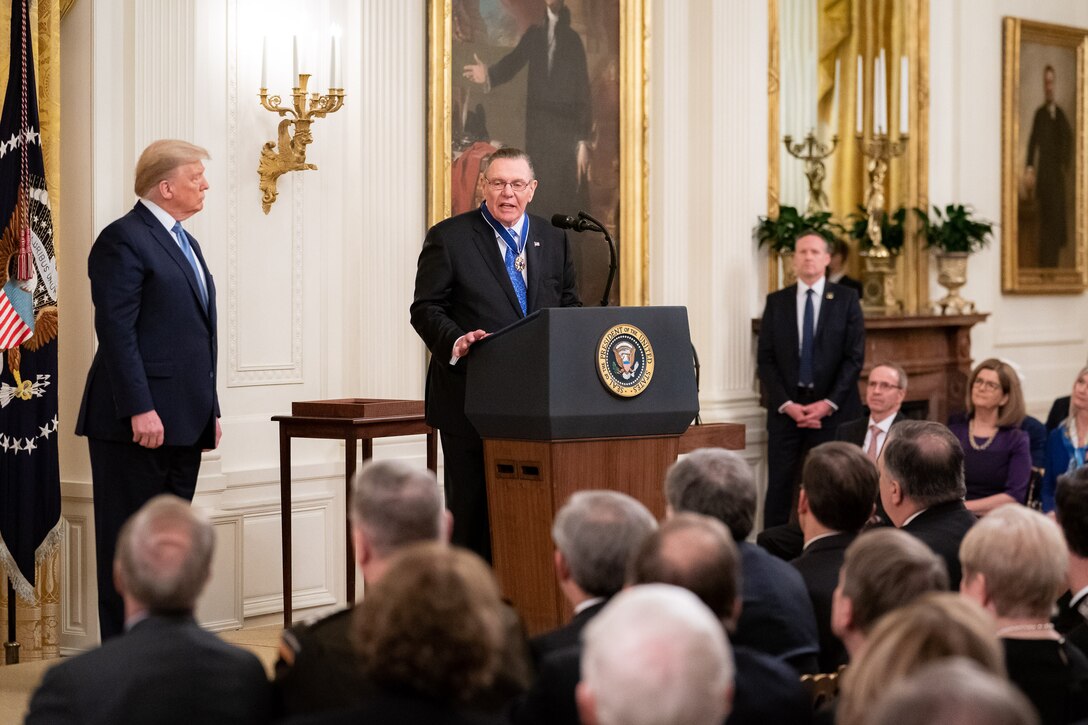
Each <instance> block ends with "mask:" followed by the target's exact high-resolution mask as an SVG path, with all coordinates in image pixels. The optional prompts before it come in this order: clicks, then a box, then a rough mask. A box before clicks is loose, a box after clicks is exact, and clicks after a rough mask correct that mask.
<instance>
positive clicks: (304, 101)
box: [257, 73, 344, 214]
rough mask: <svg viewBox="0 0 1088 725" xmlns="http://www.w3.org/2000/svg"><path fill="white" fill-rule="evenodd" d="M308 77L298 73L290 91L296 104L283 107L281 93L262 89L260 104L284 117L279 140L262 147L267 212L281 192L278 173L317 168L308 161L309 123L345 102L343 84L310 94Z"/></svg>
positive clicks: (260, 173) (259, 171)
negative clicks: (279, 94) (325, 91)
mask: <svg viewBox="0 0 1088 725" xmlns="http://www.w3.org/2000/svg"><path fill="white" fill-rule="evenodd" d="M309 81H310V74H308V73H300V74H299V76H298V85H297V86H296V87H295V88H294V89H292V91H291V96H292V98H293V101H294V103H293V106H294V107H293V108H284V107H283V106H282V105H280V104H281V103H282V102H283V101H282V99H281V98H280V97H279V96H269V95H268V89H267V88H262V89H261V94H260V98H261V105H262V106H264V107H265V108H267V109H268V110H269V111H272V112H273V113H278V114H279V115H280V116H282V117H283V120H282V121H280V124H279V132H278V140H277V141H269V142H267V143H265V145H264V146H263V147H262V148H261V160H260V163H259V164H258V165H257V175H258V176H259V177H260V184H259V187H260V189H261V208H262V209H264V213H265V214H267V213H268V210H269V209H271V208H272V204H273V203H274V202H275V201H276V197H277V196H278V193H279V192H277V190H276V181H277V180H278V179H279V177H281V176H283V175H284V174H286V173H287V172H288V171H305V170H307V169H316V168H317V166H315V165H314V164H308V163H306V146H308V145H309V144H310V143H312V142H313V140H314V137H313V134H312V133H311V132H310V124H311V123H313V122H314V120H315V119H318V118H324V117H325V116H326V115H328V114H330V113H336V112H337V111H339V110H340V108H341V107H342V106H343V105H344V89H343V88H330V89H329V92H328V93H327V94H325V95H321V94H320V93H316V92H315V93H312V94H309V95H307V93H306V85H307V84H308V83H309ZM288 116H290V117H288ZM292 126H294V133H293V134H292V133H291V127H292Z"/></svg>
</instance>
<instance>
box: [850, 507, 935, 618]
mask: <svg viewBox="0 0 1088 725" xmlns="http://www.w3.org/2000/svg"><path fill="white" fill-rule="evenodd" d="M839 584H840V587H841V592H842V596H844V597H846V598H847V599H849V600H850V605H851V611H852V616H851V622H850V628H851V629H853V630H856V631H858V632H863V633H868V632H869V631H870V630H871V629H872V628H873V625H874V624H876V621H877V620H878V619H880V618H881V617H882V616H884V615H885V614H887V613H888V612H890V611H892V610H893V609H896V608H897V607H901V606H903V605H904V604H907V603H909V602H911V601H913V600H915V599H917V598H918V597H919V596H921V595H923V594H925V593H926V592H931V591H947V590H948V570H947V568H946V567H945V564H944V561H943V560H942V559H941V558H940V557H939V556H937V555H936V554H935V553H933V550H932V549H930V548H929V547H928V546H926V545H925V544H923V543H922V542H921V540H919V539H918V538H916V537H914V536H911V535H910V534H908V533H907V532H905V531H900V530H898V529H891V528H882V529H875V530H873V531H866V532H865V533H863V534H862V535H861V536H859V537H858V538H857V539H855V540H854V542H853V543H852V544H850V546H848V547H846V554H845V556H844V558H843V563H842V569H841V571H840V572H839Z"/></svg>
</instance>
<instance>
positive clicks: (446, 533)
mask: <svg viewBox="0 0 1088 725" xmlns="http://www.w3.org/2000/svg"><path fill="white" fill-rule="evenodd" d="M451 536H453V512H452V511H450V510H449V509H443V510H442V543H444V544H448V543H450V537H451Z"/></svg>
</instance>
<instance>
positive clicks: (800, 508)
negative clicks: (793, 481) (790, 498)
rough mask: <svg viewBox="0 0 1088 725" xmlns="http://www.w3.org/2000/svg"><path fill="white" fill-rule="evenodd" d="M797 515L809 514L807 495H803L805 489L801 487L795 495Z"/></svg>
mask: <svg viewBox="0 0 1088 725" xmlns="http://www.w3.org/2000/svg"><path fill="white" fill-rule="evenodd" d="M797 513H798V514H807V513H809V507H808V494H807V493H805V487H804V486H801V488H800V489H798V493H797Z"/></svg>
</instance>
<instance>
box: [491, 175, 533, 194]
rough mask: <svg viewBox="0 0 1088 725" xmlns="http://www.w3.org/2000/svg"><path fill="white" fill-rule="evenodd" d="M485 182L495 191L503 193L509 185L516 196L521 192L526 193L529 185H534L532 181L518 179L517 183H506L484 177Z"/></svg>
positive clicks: (502, 180) (501, 180) (503, 180)
mask: <svg viewBox="0 0 1088 725" xmlns="http://www.w3.org/2000/svg"><path fill="white" fill-rule="evenodd" d="M484 181H486V182H487V185H488V186H490V187H491V188H492V189H494V190H495V191H502V190H503V189H505V188H506V187H507V185H509V186H510V188H511V189H513V190H514V193H515V194H520V193H521V192H523V191H525V190H526V189H528V188H529V185H530V184H532V183H533V182H532V181H525V180H524V179H517V180H516V181H506V180H505V179H489V178H487V177H486V176H485V177H484Z"/></svg>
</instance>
